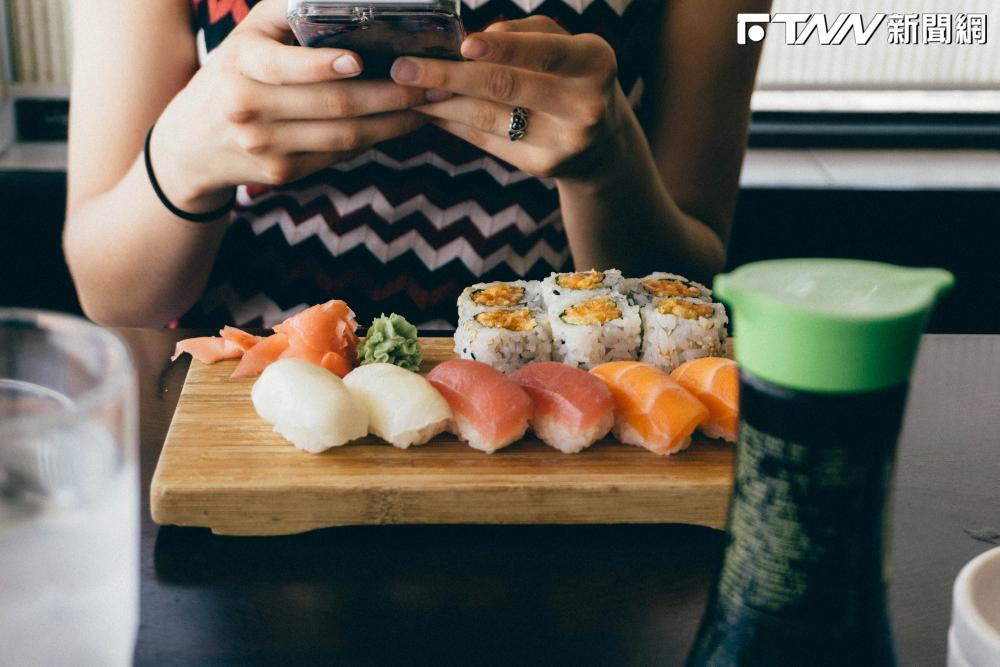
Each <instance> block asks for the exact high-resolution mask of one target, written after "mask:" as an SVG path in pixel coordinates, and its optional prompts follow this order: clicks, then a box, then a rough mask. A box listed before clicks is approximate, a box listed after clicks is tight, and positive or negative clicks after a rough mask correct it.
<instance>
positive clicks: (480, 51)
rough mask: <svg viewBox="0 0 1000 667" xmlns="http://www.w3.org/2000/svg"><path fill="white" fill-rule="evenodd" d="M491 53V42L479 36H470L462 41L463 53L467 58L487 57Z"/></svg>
mask: <svg viewBox="0 0 1000 667" xmlns="http://www.w3.org/2000/svg"><path fill="white" fill-rule="evenodd" d="M489 53H490V45H489V43H488V42H486V41H485V40H482V39H479V38H478V37H469V38H468V39H466V40H465V41H464V42H462V55H463V56H465V57H466V58H485V57H486V56H488V55H489Z"/></svg>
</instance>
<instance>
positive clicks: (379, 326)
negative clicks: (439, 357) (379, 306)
mask: <svg viewBox="0 0 1000 667" xmlns="http://www.w3.org/2000/svg"><path fill="white" fill-rule="evenodd" d="M422 358H423V356H422V355H421V354H420V342H419V341H418V340H417V328H416V327H415V326H413V325H412V324H410V323H409V322H407V321H406V318H405V317H403V316H402V315H397V314H396V313H393V314H392V315H389V316H388V317H386V316H385V314H384V313H383V314H382V317H377V318H375V321H374V322H372V325H371V326H370V327H368V337H367V338H366V339H365V342H364V344H362V345H361V347H359V348H358V362H359V363H361V364H362V365H364V364H394V365H396V366H399V367H401V368H405V369H407V370H410V371H416V370H419V368H420V360H421V359H422Z"/></svg>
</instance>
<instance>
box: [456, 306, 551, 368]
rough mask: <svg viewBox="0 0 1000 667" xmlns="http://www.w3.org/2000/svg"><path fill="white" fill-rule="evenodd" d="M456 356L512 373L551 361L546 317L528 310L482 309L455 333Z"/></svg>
mask: <svg viewBox="0 0 1000 667" xmlns="http://www.w3.org/2000/svg"><path fill="white" fill-rule="evenodd" d="M455 353H456V354H458V356H459V357H461V358H462V359H472V360H474V361H481V362H483V363H485V364H489V365H490V366H492V367H493V368H495V369H497V370H498V371H500V372H501V373H511V372H513V371H516V370H517V369H518V368H521V367H522V366H524V365H525V364H529V363H531V362H532V361H547V360H549V359H551V358H552V334H551V333H550V331H549V325H548V318H547V317H546V315H545V314H544V313H542V312H541V311H536V310H532V309H530V308H493V309H484V310H480V311H479V312H477V313H475V314H473V315H472V316H470V317H468V318H465V319H463V320H462V321H460V322H459V325H458V328H457V329H456V330H455Z"/></svg>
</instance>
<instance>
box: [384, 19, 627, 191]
mask: <svg viewBox="0 0 1000 667" xmlns="http://www.w3.org/2000/svg"><path fill="white" fill-rule="evenodd" d="M462 55H464V56H465V57H466V58H468V59H469V61H466V62H454V61H448V60H437V59H429V58H413V57H404V58H399V59H398V60H397V61H396V63H395V64H394V65H393V68H392V78H393V79H394V80H395V81H396V82H397V83H400V84H403V85H406V86H416V87H420V88H427V89H429V92H428V95H427V96H428V98H429V99H434V98H435V97H439V98H441V99H442V100H443V101H440V102H434V103H432V104H427V105H423V106H420V107H417V111H420V112H421V113H424V114H427V115H428V116H431V117H432V118H433V119H434V123H435V124H436V125H438V126H440V127H441V128H443V129H445V130H447V131H448V132H450V133H452V134H454V135H456V136H458V137H460V138H462V139H465V140H466V141H468V142H470V143H472V144H474V145H476V146H478V147H479V148H482V149H483V150H485V151H487V152H489V153H491V154H493V155H495V156H496V157H498V158H500V159H502V160H504V161H505V162H508V163H510V164H512V165H514V166H516V167H518V168H520V169H522V170H523V171H525V172H527V173H529V174H531V175H532V176H538V177H555V178H569V179H574V180H577V179H580V180H584V181H588V180H591V179H593V178H594V177H596V176H598V175H599V169H600V168H601V167H602V166H604V165H606V164H607V163H606V161H605V160H606V158H608V157H609V156H611V155H614V154H615V151H616V150H619V149H621V147H623V146H627V145H628V143H629V139H626V138H625V137H627V135H628V131H629V130H632V129H634V128H635V127H637V125H636V124H635V122H634V114H633V113H632V110H631V108H630V106H629V104H628V101H627V100H626V98H625V95H624V93H623V92H622V89H621V86H620V85H619V83H618V79H617V74H618V64H617V59H616V57H615V52H614V50H613V49H612V48H611V46H610V45H609V44H608V43H607V42H606V41H605V40H604V39H602V38H601V37H599V36H597V35H593V34H584V35H569V34H568V33H567V32H566V31H565V30H563V29H562V28H560V27H559V26H558V25H557V24H556V23H555V21H553V20H552V19H550V18H549V17H547V16H531V17H528V18H526V19H522V20H517V21H506V22H502V23H495V24H493V25H492V26H490V27H489V28H487V29H486V31H484V32H481V33H475V34H473V35H470V36H469V37H467V38H466V40H465V42H463V44H462ZM514 107H523V108H524V109H526V110H527V128H526V130H525V133H524V136H523V138H521V139H518V140H517V141H512V140H511V139H510V137H509V135H508V131H509V129H510V126H511V113H512V111H513V108H514Z"/></svg>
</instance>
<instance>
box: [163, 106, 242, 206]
mask: <svg viewBox="0 0 1000 667" xmlns="http://www.w3.org/2000/svg"><path fill="white" fill-rule="evenodd" d="M154 127H156V124H155V123H154V124H152V125H150V127H149V131H148V132H146V146H145V148H144V149H143V155H144V156H145V159H146V175H147V176H149V184H150V185H152V186H153V192H155V193H156V196H157V198H159V200H160V202H161V203H162V204H163V205H164V206H166V207H167V210H168V211H170V212H171V213H173V214H174V215H176V216H177V217H178V218H183V219H184V220H187V221H189V222H213V221H215V220H218V219H219V218H221V217H223V216H225V215H227V214H228V213H229V212H230V211H231V210H233V206H235V205H236V192H235V191H233V196H232V197H230V198H229V201H228V202H226V203H225V205H224V206H221V207H219V208H217V209H215V210H213V211H206V212H205V213H188V212H187V211H183V210H181V209H179V208H177V207H176V206H174V204H173V202H171V201H170V200H169V199H167V195H165V194H164V193H163V188H161V187H160V183H159V181H157V180H156V174H155V173H153V159H152V158H151V157H150V156H149V143H150V140H151V139H152V138H153V128H154Z"/></svg>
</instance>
